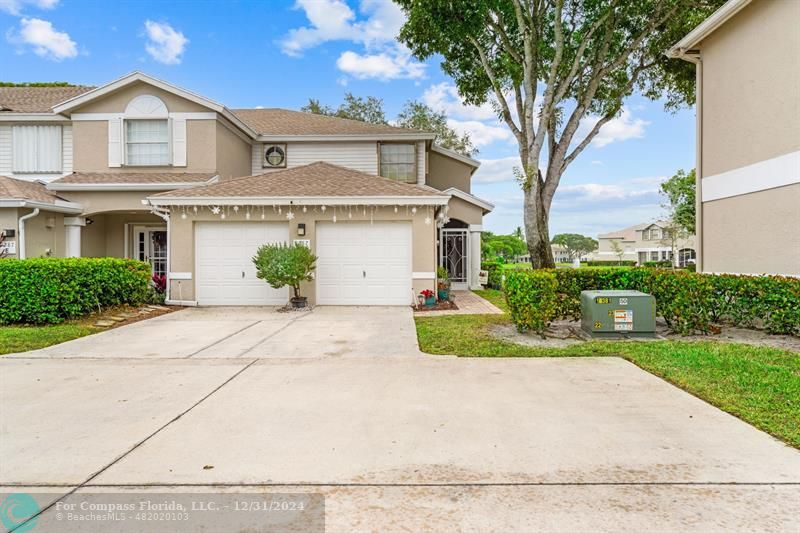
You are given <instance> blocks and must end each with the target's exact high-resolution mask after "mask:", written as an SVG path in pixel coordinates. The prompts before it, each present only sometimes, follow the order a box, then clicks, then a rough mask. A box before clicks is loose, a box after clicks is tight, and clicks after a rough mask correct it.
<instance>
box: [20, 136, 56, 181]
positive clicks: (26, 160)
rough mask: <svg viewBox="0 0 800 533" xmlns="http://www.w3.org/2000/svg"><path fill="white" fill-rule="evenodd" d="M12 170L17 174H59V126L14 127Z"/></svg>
mask: <svg viewBox="0 0 800 533" xmlns="http://www.w3.org/2000/svg"><path fill="white" fill-rule="evenodd" d="M12 137H13V144H14V148H13V155H12V161H13V162H12V170H13V171H14V172H19V173H26V172H27V173H42V174H48V173H58V172H61V168H62V167H61V164H62V157H61V150H62V148H61V126H51V125H47V126H44V125H42V126H39V125H37V126H28V125H25V126H22V125H18V126H14V127H13V128H12Z"/></svg>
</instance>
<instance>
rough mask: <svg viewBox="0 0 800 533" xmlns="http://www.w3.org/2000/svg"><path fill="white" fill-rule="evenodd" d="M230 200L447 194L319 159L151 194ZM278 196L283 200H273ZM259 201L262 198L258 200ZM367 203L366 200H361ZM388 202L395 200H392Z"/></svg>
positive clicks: (163, 199) (441, 197)
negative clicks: (261, 172)
mask: <svg viewBox="0 0 800 533" xmlns="http://www.w3.org/2000/svg"><path fill="white" fill-rule="evenodd" d="M177 198H180V199H196V200H203V201H219V200H220V199H229V200H231V201H239V202H241V201H243V200H247V201H248V203H252V200H254V199H261V200H264V201H265V202H267V203H269V202H271V201H274V202H275V203H276V204H278V203H308V202H303V199H304V198H305V199H309V198H313V199H317V200H318V199H329V200H330V199H336V198H348V199H353V198H362V199H375V198H385V199H401V198H402V199H409V200H414V201H418V203H420V204H421V203H425V202H424V200H431V201H432V202H427V203H442V204H443V203H446V202H447V199H448V198H449V195H447V194H444V193H442V192H439V191H437V190H435V189H432V188H430V187H426V186H420V185H413V184H409V183H402V182H399V181H395V180H390V179H388V178H383V177H381V176H374V175H372V174H367V173H365V172H359V171H357V170H353V169H349V168H345V167H340V166H338V165H332V164H330V163H325V162H322V161H319V162H316V163H311V164H310V165H304V166H300V167H294V168H290V169H287V170H278V171H274V172H268V173H265V174H258V175H255V176H246V177H243V178H233V179H227V180H221V181H219V182H217V183H213V184H209V185H204V186H200V187H192V188H188V189H182V190H177V191H169V192H165V193H161V194H157V195H154V196H151V197H150V198H149V199H150V200H151V201H153V203H159V204H163V205H170V199H177ZM279 199H284V200H286V201H285V202H280V201H277V200H279ZM262 203H263V202H262ZM364 203H368V202H364ZM388 203H389V204H392V203H398V205H399V203H400V202H395V201H394V200H391V201H388Z"/></svg>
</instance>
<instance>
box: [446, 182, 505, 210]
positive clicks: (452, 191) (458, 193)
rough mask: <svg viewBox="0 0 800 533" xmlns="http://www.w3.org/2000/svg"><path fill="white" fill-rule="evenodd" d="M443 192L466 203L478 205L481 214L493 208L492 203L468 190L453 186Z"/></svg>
mask: <svg viewBox="0 0 800 533" xmlns="http://www.w3.org/2000/svg"><path fill="white" fill-rule="evenodd" d="M444 193H445V194H449V195H450V196H454V197H456V198H460V199H461V200H464V201H465V202H467V203H470V204H472V205H475V206H477V207H480V208H481V209H482V210H483V212H484V213H483V214H484V215H485V214H486V213H491V212H492V210H493V209H494V204H492V203H490V202H487V201H486V200H483V199H481V198H478V197H477V196H475V195H473V194H470V193H468V192H464V191H462V190H461V189H456V188H455V187H450V188H449V189H446V190H445V191H444Z"/></svg>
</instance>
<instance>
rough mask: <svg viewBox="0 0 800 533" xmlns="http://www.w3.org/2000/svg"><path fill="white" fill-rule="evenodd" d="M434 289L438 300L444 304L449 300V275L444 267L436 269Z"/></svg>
mask: <svg viewBox="0 0 800 533" xmlns="http://www.w3.org/2000/svg"><path fill="white" fill-rule="evenodd" d="M436 278H437V282H436V289H437V292H438V295H439V300H441V301H443V302H445V301H447V300H449V299H450V273H449V272H448V271H447V269H446V268H444V267H439V268H437V269H436Z"/></svg>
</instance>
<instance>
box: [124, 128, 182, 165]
mask: <svg viewBox="0 0 800 533" xmlns="http://www.w3.org/2000/svg"><path fill="white" fill-rule="evenodd" d="M125 149H126V152H125V156H126V158H125V164H127V165H130V166H160V165H169V164H170V163H171V158H170V156H169V128H168V127H167V121H166V120H126V121H125Z"/></svg>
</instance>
